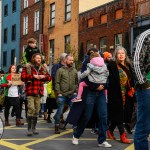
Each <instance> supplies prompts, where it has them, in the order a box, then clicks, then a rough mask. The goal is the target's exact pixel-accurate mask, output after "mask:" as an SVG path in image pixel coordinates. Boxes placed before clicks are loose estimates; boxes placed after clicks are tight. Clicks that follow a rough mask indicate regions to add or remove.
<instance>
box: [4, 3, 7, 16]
mask: <svg viewBox="0 0 150 150" xmlns="http://www.w3.org/2000/svg"><path fill="white" fill-rule="evenodd" d="M4 16H8V5H5V6H4Z"/></svg>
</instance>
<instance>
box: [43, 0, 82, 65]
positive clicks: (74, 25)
mask: <svg viewBox="0 0 150 150" xmlns="http://www.w3.org/2000/svg"><path fill="white" fill-rule="evenodd" d="M54 2H55V7H56V8H55V13H56V14H55V26H53V27H50V4H52V3H54ZM78 13H79V0H72V1H71V21H69V22H65V20H64V18H65V16H64V15H65V0H51V1H50V0H45V9H44V14H45V15H44V35H47V38H48V48H47V49H48V54H47V60H49V56H50V51H49V49H50V44H49V40H52V39H54V40H55V47H54V61H55V62H56V61H57V60H58V58H59V56H60V54H61V53H63V52H64V48H65V45H64V36H65V35H69V34H70V37H71V41H70V45H71V47H75V49H77V50H78Z"/></svg>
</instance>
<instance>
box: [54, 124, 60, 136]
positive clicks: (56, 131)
mask: <svg viewBox="0 0 150 150" xmlns="http://www.w3.org/2000/svg"><path fill="white" fill-rule="evenodd" d="M55 134H60V131H59V125H57V124H55Z"/></svg>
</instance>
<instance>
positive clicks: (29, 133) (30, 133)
mask: <svg viewBox="0 0 150 150" xmlns="http://www.w3.org/2000/svg"><path fill="white" fill-rule="evenodd" d="M27 122H28V131H27V136H32V130H31V127H32V126H31V125H32V117H31V116H29V117H27Z"/></svg>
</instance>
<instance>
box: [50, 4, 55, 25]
mask: <svg viewBox="0 0 150 150" xmlns="http://www.w3.org/2000/svg"><path fill="white" fill-rule="evenodd" d="M53 6H54V7H55V8H54V10H53V9H52V7H53ZM53 13H54V17H52V15H53ZM55 13H56V5H55V3H52V4H50V27H53V26H55V15H56V14H55ZM53 20H54V23H53V24H52V21H53Z"/></svg>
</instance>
